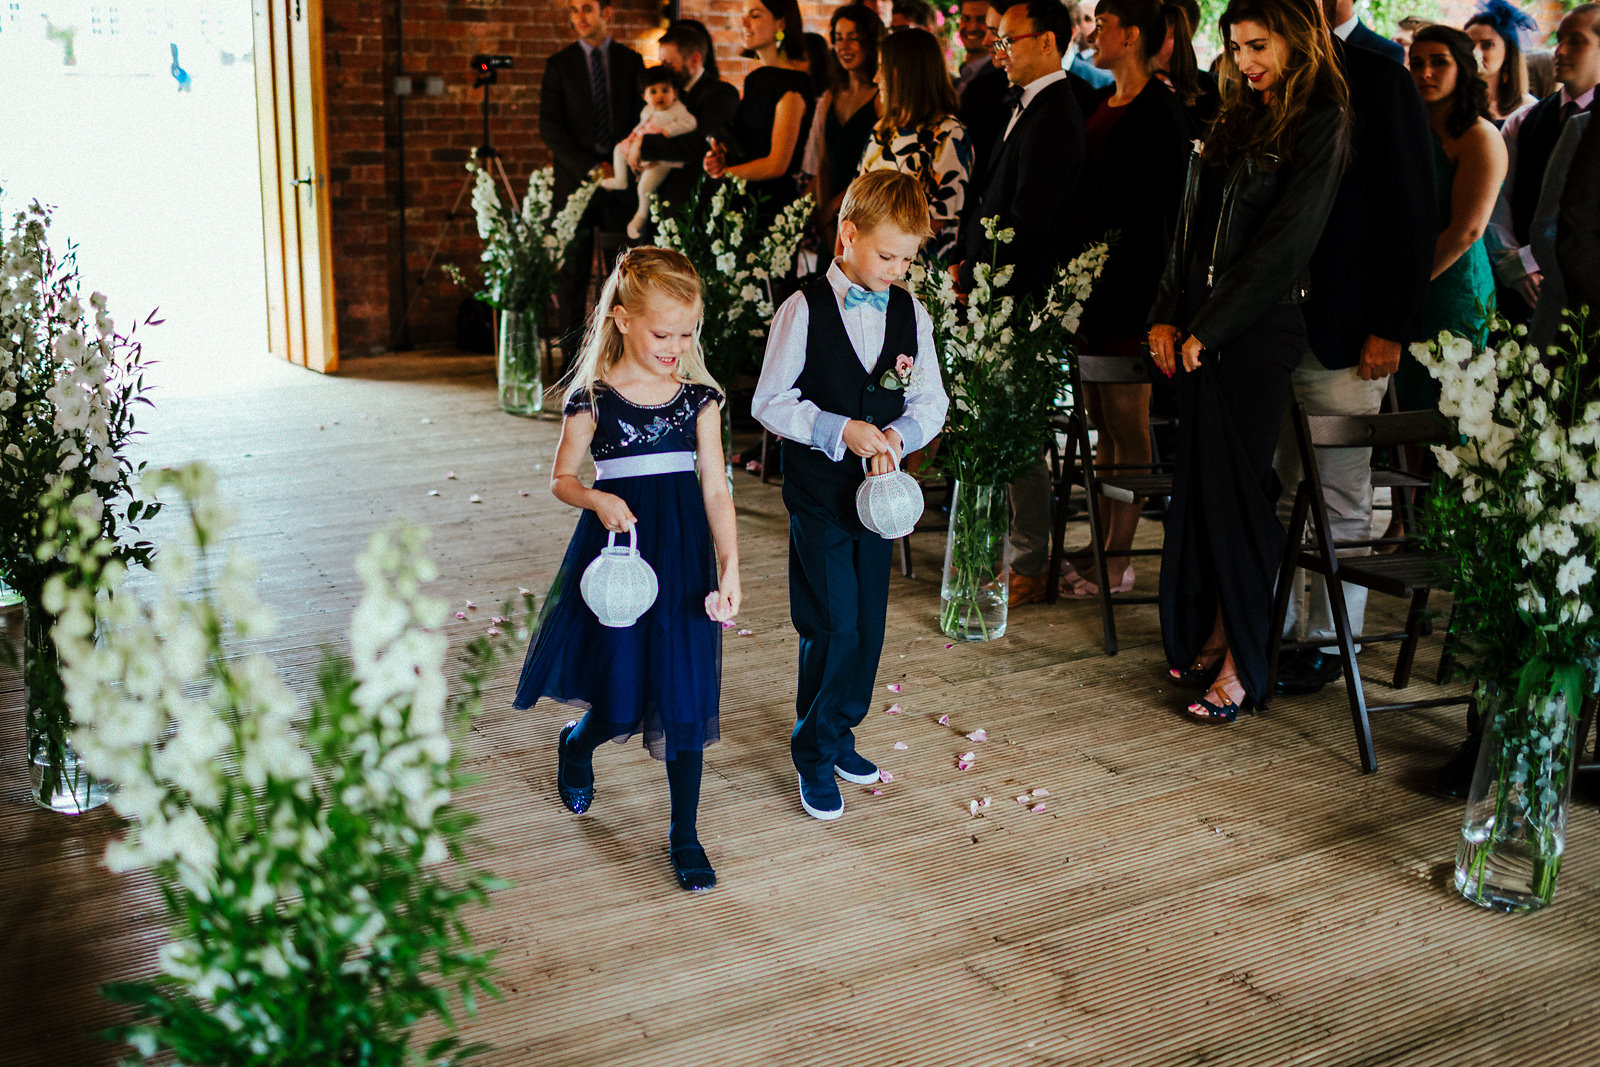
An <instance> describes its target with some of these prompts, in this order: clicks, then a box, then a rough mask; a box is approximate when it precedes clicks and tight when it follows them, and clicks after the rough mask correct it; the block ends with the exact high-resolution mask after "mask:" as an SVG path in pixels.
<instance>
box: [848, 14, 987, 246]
mask: <svg viewBox="0 0 1600 1067" xmlns="http://www.w3.org/2000/svg"><path fill="white" fill-rule="evenodd" d="M879 57H880V61H879V64H878V84H879V86H880V88H881V92H880V93H879V100H880V101H881V104H882V111H883V114H882V116H881V117H880V118H879V119H878V123H877V125H876V126H874V127H873V130H872V136H871V137H869V138H868V139H867V148H866V151H865V152H864V153H863V154H862V157H861V166H860V168H859V170H860V173H862V174H866V173H867V172H868V171H874V170H898V171H902V172H903V173H906V174H909V175H911V176H912V177H913V178H916V179H917V180H918V181H919V182H921V183H922V191H923V192H925V193H927V194H928V211H929V214H930V215H931V216H932V219H933V238H932V240H930V241H929V242H928V244H927V246H926V249H925V252H926V254H927V255H929V256H931V257H932V258H933V259H936V260H938V261H939V262H940V263H942V264H949V263H950V262H951V261H952V259H953V258H954V253H955V247H956V241H957V239H958V238H959V237H960V230H961V212H962V209H963V208H964V207H965V206H966V202H967V189H968V186H969V183H970V181H971V178H972V143H971V141H969V140H968V139H967V128H966V127H965V126H964V125H962V123H961V120H960V119H959V118H957V117H956V113H957V112H959V111H960V110H961V100H960V98H959V97H958V96H956V88H955V83H954V82H952V81H951V80H950V72H949V71H948V70H946V69H945V65H944V55H943V53H941V52H940V51H939V39H938V38H937V37H935V36H933V34H931V33H927V32H912V31H910V30H906V31H902V32H900V33H894V34H890V35H889V36H888V37H887V38H885V39H884V42H883V48H882V50H881V52H880V53H879Z"/></svg>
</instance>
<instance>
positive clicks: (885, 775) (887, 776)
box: [878, 770, 894, 782]
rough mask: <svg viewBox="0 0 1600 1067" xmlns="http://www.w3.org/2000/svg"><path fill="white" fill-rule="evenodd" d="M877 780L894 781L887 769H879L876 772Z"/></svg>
mask: <svg viewBox="0 0 1600 1067" xmlns="http://www.w3.org/2000/svg"><path fill="white" fill-rule="evenodd" d="M878 781H880V782H892V781H894V775H892V774H890V773H889V772H888V771H882V770H880V771H879V772H878Z"/></svg>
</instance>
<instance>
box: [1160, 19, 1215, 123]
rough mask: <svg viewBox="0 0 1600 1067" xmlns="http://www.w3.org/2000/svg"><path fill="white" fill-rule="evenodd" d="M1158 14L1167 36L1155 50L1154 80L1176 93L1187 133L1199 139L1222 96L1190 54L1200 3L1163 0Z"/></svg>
mask: <svg viewBox="0 0 1600 1067" xmlns="http://www.w3.org/2000/svg"><path fill="white" fill-rule="evenodd" d="M1161 17H1162V19H1163V20H1164V21H1165V22H1166V26H1167V36H1166V39H1165V40H1164V41H1162V42H1161V48H1160V49H1159V50H1158V51H1157V52H1156V54H1155V57H1154V59H1153V61H1152V63H1151V71H1152V73H1153V74H1154V76H1155V77H1156V79H1157V80H1158V81H1160V82H1161V83H1162V84H1164V85H1166V86H1167V88H1169V89H1171V90H1172V91H1173V92H1175V93H1177V94H1178V102H1179V103H1180V104H1182V105H1183V107H1184V112H1183V114H1184V118H1185V120H1186V121H1187V123H1188V127H1189V135H1190V136H1191V137H1195V138H1199V139H1202V140H1203V139H1204V138H1205V134H1206V130H1208V129H1209V128H1210V127H1211V120H1212V119H1213V118H1215V117H1216V115H1217V109H1218V108H1219V107H1221V106H1222V97H1221V95H1220V94H1219V93H1218V91H1217V79H1216V77H1215V76H1214V75H1213V74H1212V73H1211V72H1210V71H1208V70H1201V69H1200V61H1199V60H1198V59H1197V58H1196V57H1195V54H1194V34H1195V30H1196V28H1197V27H1198V26H1199V25H1200V5H1199V4H1198V3H1196V2H1195V0H1166V2H1164V3H1163V4H1162V5H1161Z"/></svg>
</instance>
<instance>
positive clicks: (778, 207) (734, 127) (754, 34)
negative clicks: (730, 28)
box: [704, 0, 814, 225]
mask: <svg viewBox="0 0 1600 1067" xmlns="http://www.w3.org/2000/svg"><path fill="white" fill-rule="evenodd" d="M740 25H741V29H742V31H743V33H744V46H745V49H746V50H747V51H749V52H752V53H754V55H755V58H756V61H757V63H758V64H759V65H758V66H757V67H756V68H755V69H754V70H752V71H751V72H750V73H749V74H747V75H745V79H744V96H743V97H742V98H741V99H740V100H739V107H738V109H737V110H735V111H734V113H733V120H732V121H731V122H730V123H729V129H728V139H727V141H726V142H724V141H722V140H720V139H714V140H713V141H712V142H711V150H710V151H708V152H707V153H706V154H705V159H704V166H705V171H706V174H708V175H709V176H711V177H712V178H717V179H721V178H724V177H732V178H743V179H744V180H745V181H746V182H748V183H749V189H750V192H751V193H752V194H754V195H755V197H756V198H757V203H758V204H759V208H758V211H757V215H756V222H757V224H758V225H760V224H763V223H765V222H767V221H770V220H771V219H772V218H773V217H775V216H776V215H777V214H778V213H779V212H780V211H782V210H783V209H784V208H785V207H787V206H789V205H790V204H791V203H793V202H794V201H795V200H796V199H798V198H799V196H800V186H799V184H798V180H797V179H798V176H799V173H800V162H801V153H802V152H803V151H804V149H805V143H806V136H807V134H808V132H809V130H810V125H811V107H812V103H813V101H814V94H813V93H812V91H811V78H810V76H808V75H807V74H806V73H805V72H804V71H802V70H799V69H798V63H799V60H800V59H801V57H802V56H804V54H805V45H804V41H803V37H804V34H805V27H804V25H803V24H802V22H801V20H800V6H799V4H798V3H796V2H795V0H750V2H749V4H748V5H747V6H746V8H745V11H744V15H743V16H742V18H741V20H740Z"/></svg>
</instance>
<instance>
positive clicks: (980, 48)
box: [956, 0, 993, 94]
mask: <svg viewBox="0 0 1600 1067" xmlns="http://www.w3.org/2000/svg"><path fill="white" fill-rule="evenodd" d="M988 13H989V4H988V0H965V2H964V3H963V4H962V5H961V9H960V11H959V12H958V16H959V17H958V20H957V22H956V36H957V37H958V38H959V39H960V40H961V47H962V49H963V50H964V51H965V52H966V57H965V58H964V59H962V61H961V66H960V68H959V69H958V70H957V71H956V92H957V93H963V94H964V93H965V92H966V91H967V86H968V85H970V84H971V83H972V79H973V78H975V77H977V76H978V75H979V74H980V73H982V72H983V71H985V70H988V69H989V68H990V67H991V66H992V65H993V64H992V63H991V62H990V56H989V41H988V37H989V35H988V32H987V28H986V27H985V26H984V24H983V17H984V16H985V15H987V14H988Z"/></svg>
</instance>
